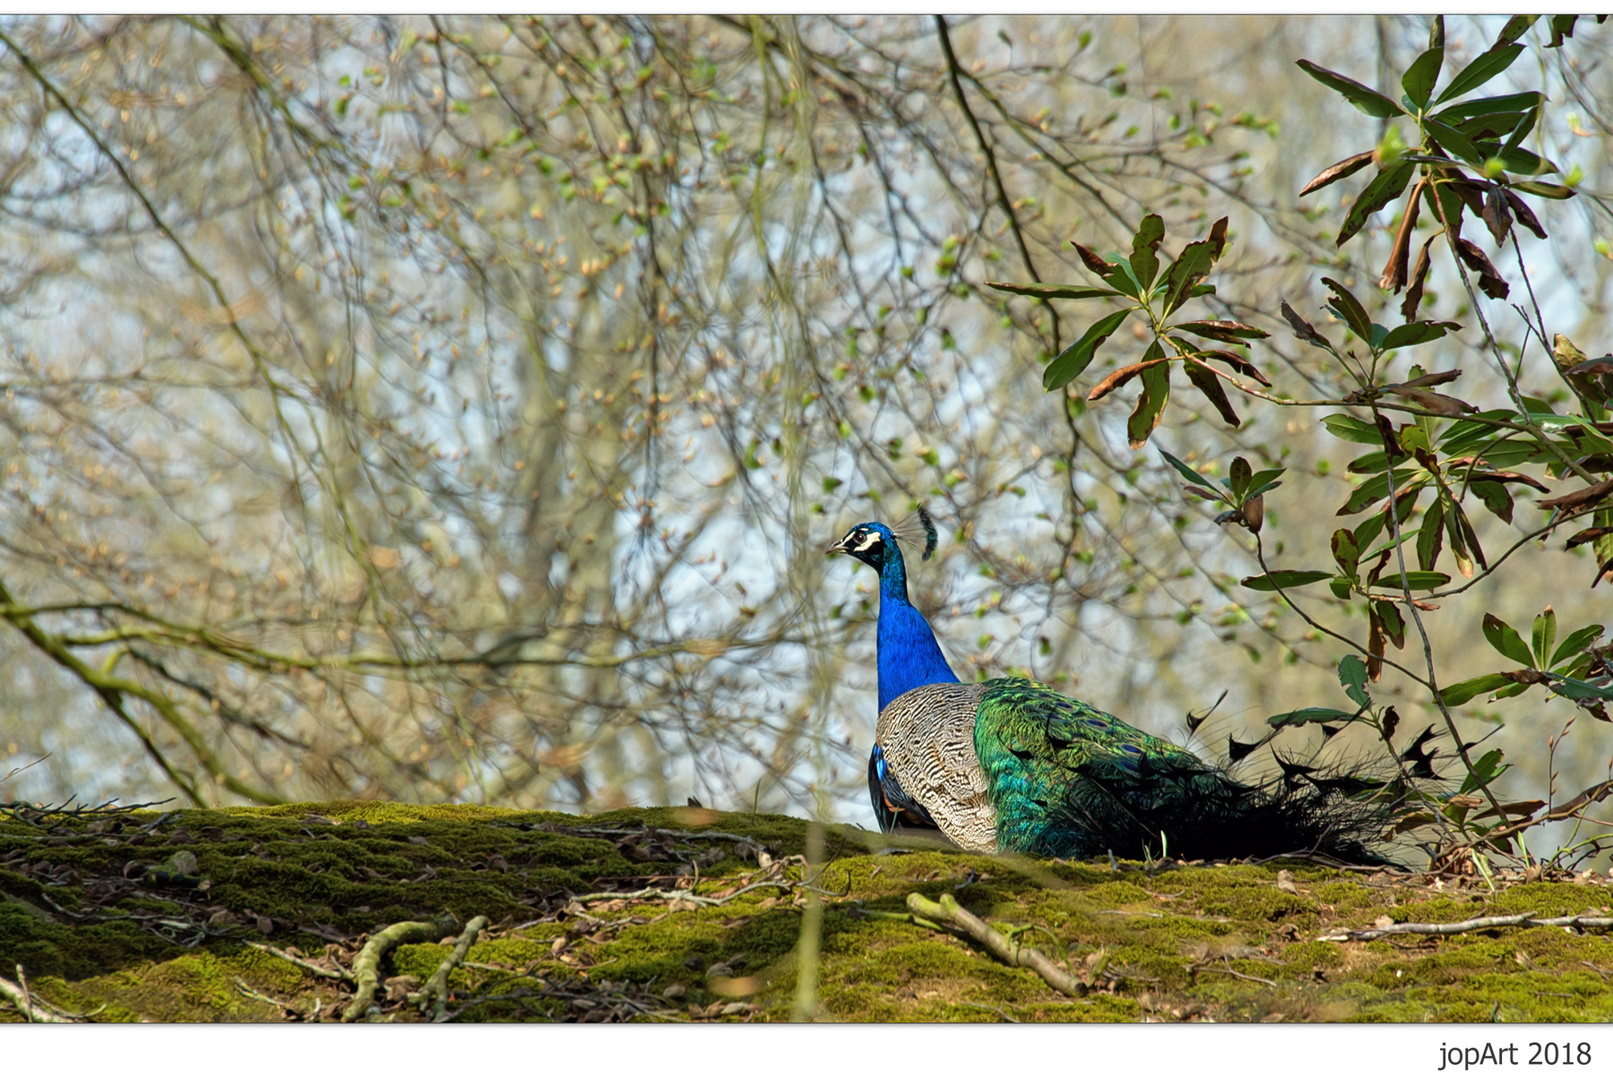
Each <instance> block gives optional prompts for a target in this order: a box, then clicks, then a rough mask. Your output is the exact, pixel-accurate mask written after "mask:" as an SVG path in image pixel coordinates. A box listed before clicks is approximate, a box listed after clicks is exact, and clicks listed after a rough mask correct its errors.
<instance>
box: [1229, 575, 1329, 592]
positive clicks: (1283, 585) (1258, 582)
mask: <svg viewBox="0 0 1613 1080" xmlns="http://www.w3.org/2000/svg"><path fill="white" fill-rule="evenodd" d="M1332 576H1333V572H1332V571H1331V570H1273V571H1272V572H1271V573H1269V574H1257V575H1255V576H1254V577H1246V578H1244V579H1243V584H1244V586H1245V587H1246V588H1250V589H1257V590H1259V591H1260V592H1276V591H1277V590H1278V589H1297V588H1299V587H1300V586H1301V585H1310V584H1313V583H1315V582H1318V581H1322V580H1324V579H1325V578H1330V577H1332Z"/></svg>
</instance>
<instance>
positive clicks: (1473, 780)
mask: <svg viewBox="0 0 1613 1080" xmlns="http://www.w3.org/2000/svg"><path fill="white" fill-rule="evenodd" d="M1505 771H1506V769H1504V768H1502V766H1501V751H1500V750H1491V751H1490V752H1489V753H1488V754H1485V755H1484V756H1483V757H1481V758H1479V759H1478V760H1477V761H1475V762H1474V763H1473V768H1472V769H1471V770H1470V771H1469V772H1468V774H1467V777H1466V778H1465V779H1464V780H1463V781H1462V787H1461V790H1460V791H1458V792H1457V794H1459V795H1465V794H1467V793H1468V792H1469V791H1477V790H1478V789H1479V788H1481V787H1483V786H1484V785H1485V784H1488V783H1490V782H1491V781H1493V780H1494V779H1495V778H1496V777H1498V776H1500V775H1501V774H1502V773H1503V772H1505Z"/></svg>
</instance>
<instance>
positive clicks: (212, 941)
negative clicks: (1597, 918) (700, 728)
mask: <svg viewBox="0 0 1613 1080" xmlns="http://www.w3.org/2000/svg"><path fill="white" fill-rule="evenodd" d="M806 828H807V826H806V823H804V822H801V821H797V820H794V819H790V818H783V817H775V816H768V815H750V814H723V815H714V814H711V813H709V812H706V811H689V810H684V809H681V808H651V809H634V810H622V811H616V812H613V813H610V814H602V815H598V816H596V817H591V818H575V817H570V816H567V815H564V814H555V813H542V812H531V811H514V810H504V809H497V808H484V807H468V806H441V807H438V806H401V805H392V804H377V803H356V802H353V803H325V804H305V805H298V806H281V807H272V808H259V809H242V810H228V811H186V812H183V813H180V814H177V815H167V816H159V815H156V814H151V813H144V814H132V815H125V816H124V817H123V818H121V819H118V820H117V821H116V822H114V823H113V824H112V825H104V824H103V825H102V826H99V827H98V831H94V832H92V831H90V830H89V829H87V828H86V827H85V823H83V822H78V823H74V822H72V821H68V820H58V821H52V822H47V823H45V825H44V826H30V825H25V824H21V823H18V822H16V821H11V820H7V821H3V822H0V970H4V971H11V970H14V968H15V965H16V964H18V963H21V964H22V965H23V966H24V968H25V970H26V971H27V972H28V975H29V978H30V981H31V984H32V985H33V986H34V988H35V989H36V991H37V992H38V994H39V995H40V996H41V997H42V998H43V999H44V1000H46V1001H48V1002H50V1003H51V1004H52V1005H54V1006H56V1007H58V1008H62V1009H66V1010H69V1011H73V1012H88V1011H91V1010H95V1009H100V1010H101V1011H100V1012H99V1013H97V1016H96V1018H97V1019H99V1020H135V1019H151V1020H204V1019H205V1020H271V1019H279V1018H281V1017H282V1016H283V1015H284V1013H283V1011H282V1010H281V1008H279V1007H278V1006H277V1005H275V1004H272V1003H270V1002H268V1001H264V1000H260V999H259V998H258V997H254V996H252V995H260V996H261V997H265V998H271V999H274V1000H275V1001H278V1002H283V1003H285V1004H286V1005H287V1006H289V1007H291V1008H293V1009H295V1010H297V1011H298V1012H299V1013H303V1014H306V1013H309V1012H311V1011H312V1010H313V1009H314V1007H315V1004H316V1002H317V1003H318V1005H319V1006H320V1008H321V1009H322V1010H324V1012H325V1014H326V1015H329V1010H330V1008H331V1006H332V1005H334V1004H337V1003H338V998H339V997H341V995H342V994H343V993H345V992H346V991H345V988H344V987H343V986H342V984H340V983H337V982H335V981H332V980H328V979H322V978H320V977H319V976H316V975H314V974H312V973H310V972H308V971H306V970H304V969H302V968H299V967H298V966H296V965H295V964H292V963H289V962H287V961H285V960H283V959H279V958H277V957H275V956H272V955H270V954H269V953H266V952H263V951H261V950H259V949H255V948H250V947H248V945H247V943H248V942H266V943H268V944H270V945H272V946H274V947H276V948H280V949H300V950H301V951H302V953H303V955H305V956H308V957H310V958H312V959H313V960H314V961H315V962H316V963H321V962H324V959H323V957H324V953H325V951H326V949H327V947H330V948H333V949H335V950H336V951H335V954H334V958H335V959H336V960H338V961H343V962H351V960H352V953H353V951H354V949H355V948H356V946H357V945H358V944H360V943H361V942H362V940H363V936H364V935H366V934H368V933H370V932H373V931H374V930H376V929H378V928H380V927H382V926H385V925H387V924H389V923H392V922H396V921H400V920H409V919H418V918H429V917H434V916H436V915H438V914H440V913H442V912H444V911H451V912H453V913H454V914H456V915H457V916H459V917H461V918H466V917H469V916H471V915H486V916H487V917H488V918H489V919H490V920H491V921H492V923H493V930H492V931H491V932H490V933H488V934H486V935H484V936H483V938H482V939H481V940H479V941H478V942H477V944H476V945H475V946H474V947H473V948H472V950H471V952H470V955H469V961H470V963H471V965H472V966H470V967H461V968H459V969H457V970H456V971H455V973H454V975H453V977H452V981H451V985H452V986H453V987H454V988H455V989H456V990H457V991H459V994H460V996H459V997H458V998H456V1003H461V1004H462V1003H463V1002H465V1001H466V1000H468V999H469V998H470V997H472V996H480V997H483V998H487V999H488V1000H486V1001H483V1002H482V1003H481V1004H477V1005H475V1006H474V1007H473V1008H471V1009H470V1011H468V1012H466V1013H465V1017H464V1018H465V1019H497V1018H501V1017H511V1016H525V1017H538V1018H542V1017H545V1016H547V1017H550V1018H554V1019H559V1018H563V1017H568V1016H572V1017H580V1016H584V1015H595V1014H596V1013H597V1011H598V1009H599V1003H600V1002H605V1001H608V1000H616V999H617V998H623V997H625V998H626V999H630V1000H632V1001H634V1002H637V1003H638V1004H639V1005H640V1006H641V1009H640V1011H638V1012H634V1013H632V1015H648V1016H652V1017H662V1018H671V1017H675V1016H685V1017H687V1016H690V1015H692V1013H691V1008H692V1009H693V1010H697V1011H698V1012H699V1013H700V1014H701V1015H702V1016H704V1014H705V1012H706V1011H707V1010H708V1009H709V1010H715V1011H721V1009H722V1008H723V1006H724V1005H725V1004H726V1003H729V1002H736V1001H737V1002H742V1003H748V1004H749V1006H752V1007H753V1008H750V1009H746V1008H741V1007H738V1006H730V1011H731V1018H734V1019H743V1018H745V1017H747V1016H749V1015H752V1014H754V1015H755V1016H756V1017H757V1018H759V1019H764V1020H779V1019H787V1018H788V1017H789V1015H790V1013H791V1010H792V1007H793V1004H794V999H795V993H796V975H797V973H796V962H795V957H796V949H797V945H798V940H799V936H800V931H801V925H802V920H801V903H803V902H804V900H805V894H804V893H803V892H802V891H801V890H799V889H789V888H775V887H772V886H769V887H764V888H759V889H754V890H752V891H749V892H746V893H743V894H741V895H738V896H735V897H734V898H733V899H731V900H728V901H727V902H725V903H722V904H720V905H706V906H701V907H699V908H698V909H696V910H686V909H683V908H685V907H686V905H679V907H680V910H672V909H671V908H670V907H669V905H668V902H667V901H666V900H664V899H642V900H628V899H617V900H609V901H601V902H595V903H591V904H589V905H587V906H586V910H584V909H583V908H581V907H576V906H574V907H573V908H572V909H570V910H568V911H559V910H558V909H559V908H560V907H561V906H562V905H564V904H565V903H566V902H567V900H568V898H569V897H571V896H575V895H580V894H585V893H592V892H616V893H628V892H632V891H633V890H636V889H641V888H644V887H646V886H649V887H652V888H661V889H672V888H674V887H678V885H679V882H680V881H681V882H682V884H683V885H684V886H687V885H689V884H690V883H691V882H692V881H693V879H694V878H695V877H696V876H698V879H699V883H698V884H697V885H694V889H695V891H696V893H697V894H699V895H702V896H705V897H708V898H709V897H712V896H714V895H716V894H718V893H720V892H721V891H722V890H725V889H733V888H736V887H739V886H741V885H743V884H746V883H751V884H754V883H757V882H760V881H763V880H764V879H763V878H762V876H761V871H760V868H759V867H758V865H757V863H756V861H755V860H756V856H755V853H754V851H753V850H752V847H753V845H766V846H767V847H768V850H769V851H770V853H771V856H772V857H773V858H775V859H780V858H788V857H789V856H792V855H796V854H798V853H800V852H801V851H802V850H803V848H804V844H805V835H806ZM658 834H662V835H660V838H659V839H657V837H658ZM715 834H729V836H738V837H748V838H750V840H751V841H752V842H753V844H752V845H745V846H736V841H735V840H733V839H729V838H725V837H724V836H720V835H715ZM827 840H828V844H827V846H828V851H829V854H830V855H831V856H832V858H831V860H830V865H829V866H828V867H827V869H825V870H824V871H823V873H822V874H821V876H820V877H819V878H818V879H817V884H818V885H819V886H820V887H821V888H823V889H824V890H826V891H825V893H824V894H822V900H821V902H822V904H823V907H824V911H823V920H822V927H823V929H822V940H821V959H820V969H819V977H818V998H819V1001H820V1016H822V1017H823V1018H826V1019H836V1020H860V1021H861V1020H951V1021H969V1022H978V1021H983V1020H995V1019H999V1018H1001V1017H1002V1016H1007V1017H1010V1018H1013V1019H1016V1020H1061V1021H1118V1020H1137V1019H1142V1018H1157V1019H1178V1018H1187V1017H1194V1016H1204V1017H1210V1018H1214V1019H1223V1020H1258V1019H1269V1018H1273V1017H1279V1016H1280V1017H1282V1018H1284V1019H1290V1020H1294V1019H1307V1020H1344V1019H1349V1020H1376V1021H1384V1020H1442V1021H1470V1020H1487V1019H1490V1018H1491V1016H1492V1015H1494V1016H1499V1017H1500V1018H1502V1019H1507V1020H1520V1021H1521V1020H1528V1021H1543V1022H1549V1021H1556V1020H1586V1019H1593V1018H1594V1019H1602V1018H1605V1017H1606V1016H1608V1015H1613V990H1610V983H1609V979H1608V975H1607V973H1613V939H1609V938H1608V937H1605V936H1601V935H1598V934H1580V933H1569V932H1565V931H1563V930H1561V929H1554V928H1547V927H1537V928H1530V929H1525V930H1518V929H1508V930H1495V931H1484V932H1474V933H1470V934H1466V935H1460V936H1452V937H1447V938H1425V937H1416V936H1411V935H1407V936H1399V937H1394V938H1388V939H1380V940H1376V941H1372V942H1330V941H1318V940H1316V939H1317V938H1318V937H1319V936H1321V935H1322V934H1324V933H1327V932H1330V931H1336V930H1338V929H1340V928H1346V927H1365V926H1371V925H1372V924H1373V923H1374V921H1375V920H1377V919H1378V918H1379V917H1380V916H1382V915H1385V914H1387V915H1389V916H1390V917H1392V918H1395V919H1399V920H1406V921H1433V922H1455V921H1460V920H1463V919H1470V918H1473V917H1476V916H1480V915H1501V914H1515V913H1519V912H1524V911H1533V912H1536V913H1538V914H1540V915H1542V916H1550V915H1561V914H1570V913H1577V912H1582V911H1587V910H1595V909H1606V908H1608V907H1609V906H1613V894H1610V891H1609V889H1608V888H1607V887H1606V886H1605V885H1601V884H1587V883H1584V882H1567V881H1564V882H1550V881H1537V882H1532V883H1528V884H1522V883H1519V884H1514V885H1511V886H1508V887H1503V888H1501V889H1499V890H1498V891H1496V892H1494V893H1492V892H1490V891H1489V889H1488V888H1486V887H1484V886H1483V885H1482V883H1480V884H1476V885H1475V884H1474V883H1466V884H1462V883H1448V882H1440V883H1437V886H1438V887H1436V883H1434V882H1432V881H1428V880H1421V879H1408V878H1406V877H1404V876H1398V877H1397V876H1392V875H1388V874H1381V873H1380V874H1370V875H1361V874H1352V873H1346V872H1336V871H1329V870H1325V869H1320V868H1317V867H1315V866H1312V865H1310V864H1304V863H1291V864H1287V865H1275V864H1267V865H1260V866H1252V865H1230V866H1213V867H1205V866H1191V867H1184V866H1180V865H1173V866H1171V867H1170V868H1168V869H1160V868H1151V867H1145V866H1141V865H1139V864H1136V863H1120V864H1118V866H1111V864H1110V863H1109V861H1108V860H1107V859H1105V860H1099V861H1094V862H1090V863H1068V862H1060V861H1056V860H1033V859H1025V858H1020V857H1013V858H994V857H985V856H980V855H973V854H966V853H962V852H956V851H943V850H932V849H927V848H923V847H919V848H917V849H915V850H912V851H903V852H900V853H884V852H886V851H887V850H889V849H888V842H889V841H888V838H884V837H878V836H869V835H868V834H863V833H860V832H858V831H857V830H845V829H833V830H829V836H828V838H827ZM905 842H906V841H905V840H904V843H905ZM180 853H189V854H190V855H192V856H194V859H195V865H194V868H193V869H194V873H187V872H186V871H187V869H188V868H190V864H189V862H188V860H187V859H185V858H184V857H183V856H182V855H181V856H180V858H178V859H176V858H175V856H176V855H179V854H180ZM156 869H160V870H162V871H163V873H161V874H155V873H148V870H156ZM1283 870H1286V871H1287V872H1288V876H1287V877H1285V878H1283V879H1282V886H1281V887H1279V879H1278V874H1279V872H1280V871H1283ZM696 872H697V875H696ZM790 873H791V874H792V876H793V877H794V878H795V879H796V880H799V874H800V872H799V869H792V870H791V871H790ZM911 892H918V893H921V894H922V895H924V896H926V897H929V898H931V899H934V898H936V897H939V896H940V895H942V894H943V893H947V894H951V895H953V896H955V897H956V898H957V899H958V900H959V902H960V903H961V904H963V905H964V906H965V907H966V908H968V909H969V910H970V911H972V912H974V913H975V914H976V915H978V916H980V917H982V918H984V919H986V920H988V921H989V922H990V923H991V924H992V925H994V926H995V927H997V928H998V929H999V930H1002V931H1003V932H1005V933H1008V934H1010V935H1012V936H1016V937H1017V938H1018V939H1019V940H1020V941H1021V943H1022V944H1025V945H1030V946H1033V947H1035V948H1037V949H1039V950H1041V951H1042V952H1044V953H1046V954H1047V955H1048V956H1050V957H1051V958H1052V959H1053V960H1054V961H1055V962H1058V963H1068V964H1069V965H1070V967H1071V968H1072V969H1073V970H1076V971H1077V972H1082V973H1090V972H1096V975H1095V976H1094V982H1095V989H1094V992H1092V993H1090V994H1088V995H1087V996H1085V997H1082V998H1077V999H1070V998H1066V997H1064V996H1062V995H1060V994H1059V993H1057V992H1055V991H1053V990H1052V989H1050V988H1049V987H1048V986H1047V985H1046V984H1045V983H1044V982H1043V981H1042V980H1041V979H1040V978H1039V977H1037V976H1036V975H1035V974H1034V973H1032V972H1031V971H1029V970H1027V969H1023V968H1011V967H1008V966H1007V965H1005V964H1004V963H1002V962H1001V961H1000V960H998V959H996V958H995V957H993V956H991V955H990V954H989V953H988V952H986V951H985V950H984V949H983V948H981V947H979V946H977V945H976V944H974V943H972V942H969V941H966V940H964V939H962V938H960V937H959V936H956V935H952V934H945V933H940V932H936V931H933V930H929V929H925V928H922V927H919V926H915V925H913V924H912V923H911V922H908V921H905V919H904V918H903V916H904V913H905V900H906V897H907V895H908V894H909V893H911ZM578 912H580V914H578ZM880 914H884V915H887V916H894V917H896V918H894V919H893V918H879V917H876V916H878V915H880ZM332 938H336V939H340V940H341V943H340V944H337V945H332V944H331V941H330V939H332ZM448 951H449V948H448V946H447V945H445V944H442V943H436V942H433V943H424V944H418V945H410V946H404V947H401V948H399V949H398V950H396V952H395V953H394V954H393V956H392V957H391V960H390V962H389V964H388V966H387V968H386V969H385V970H384V971H383V975H385V976H388V977H392V976H407V977H409V978H407V979H405V980H404V982H405V983H406V984H408V985H415V984H417V983H418V982H423V981H424V980H425V979H426V978H428V977H429V976H430V975H431V973H432V972H433V971H435V970H436V968H437V965H438V964H439V963H440V962H441V961H442V959H443V958H444V957H445V956H446V955H447V954H448ZM540 985H541V986H543V987H546V988H547V989H546V990H544V991H543V992H542V994H539V993H538V987H539V986H540ZM243 988H244V989H243ZM406 988H407V987H406V986H405V987H403V988H402V989H398V990H397V991H396V994H401V993H402V992H403V989H406ZM680 988H681V989H680ZM668 991H671V992H672V996H671V997H668V996H666V994H667V992H668ZM523 993H524V994H527V995H529V996H528V997H527V998H526V999H523V1000H519V1001H518V1000H512V995H513V996H514V997H519V995H520V994H523ZM500 995H503V998H502V999H501V998H500ZM544 995H547V996H544ZM613 995H614V997H613ZM398 1001H399V998H398V997H396V996H394V997H393V998H392V999H390V1004H389V1005H388V1009H389V1012H388V1015H389V1016H391V1017H393V1018H397V1019H407V1018H408V1017H409V1016H410V1015H412V1014H411V1013H409V1012H408V1011H407V1010H402V1011H400V1009H399V1007H398ZM624 1015H625V1014H624ZM15 1018H16V1014H15V1013H14V1012H7V1011H4V1010H0V1019H15Z"/></svg>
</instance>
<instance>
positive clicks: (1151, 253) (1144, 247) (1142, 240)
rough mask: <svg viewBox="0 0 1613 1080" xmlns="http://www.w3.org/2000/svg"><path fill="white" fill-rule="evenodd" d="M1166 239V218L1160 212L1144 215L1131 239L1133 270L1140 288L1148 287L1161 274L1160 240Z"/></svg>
mask: <svg viewBox="0 0 1613 1080" xmlns="http://www.w3.org/2000/svg"><path fill="white" fill-rule="evenodd" d="M1163 239H1165V219H1164V218H1161V217H1160V216H1159V215H1158V214H1149V215H1148V216H1146V217H1144V218H1143V220H1142V224H1140V225H1138V226H1137V235H1136V236H1134V237H1132V240H1131V259H1130V260H1129V261H1130V263H1131V271H1132V275H1133V276H1134V277H1135V278H1136V279H1137V285H1138V287H1139V288H1142V289H1147V288H1149V287H1150V286H1151V285H1153V283H1154V278H1155V277H1157V276H1158V274H1159V242H1160V241H1161V240H1163Z"/></svg>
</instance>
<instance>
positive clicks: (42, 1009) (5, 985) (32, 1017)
mask: <svg viewBox="0 0 1613 1080" xmlns="http://www.w3.org/2000/svg"><path fill="white" fill-rule="evenodd" d="M17 979H18V982H15V983H14V982H12V981H11V980H9V979H3V978H0V996H4V997H5V998H7V999H8V1000H9V1001H10V1002H11V1003H12V1005H14V1006H16V1008H17V1011H18V1012H20V1013H22V1018H23V1020H24V1021H25V1022H26V1023H30V1024H71V1023H72V1022H73V1021H72V1020H70V1019H68V1018H67V1017H65V1016H63V1015H61V1014H60V1013H58V1012H57V1011H56V1010H55V1009H52V1008H49V1007H47V1006H46V1005H45V1004H44V1003H43V1002H40V1001H37V1000H35V999H34V996H33V994H31V993H30V992H29V990H28V980H26V979H24V978H23V975H22V965H21V964H18V965H17ZM18 983H20V984H21V985H19V984H18Z"/></svg>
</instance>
